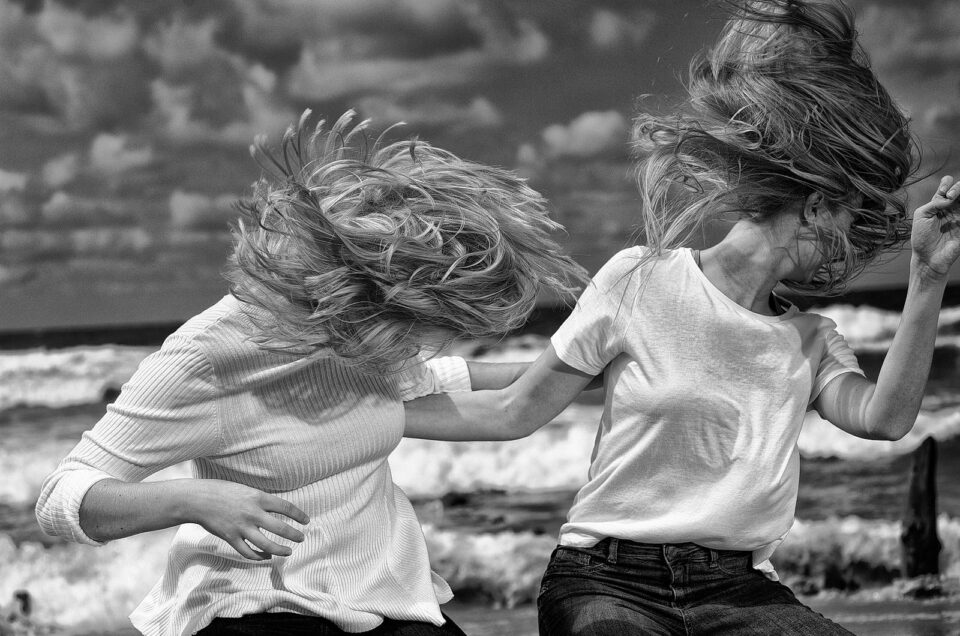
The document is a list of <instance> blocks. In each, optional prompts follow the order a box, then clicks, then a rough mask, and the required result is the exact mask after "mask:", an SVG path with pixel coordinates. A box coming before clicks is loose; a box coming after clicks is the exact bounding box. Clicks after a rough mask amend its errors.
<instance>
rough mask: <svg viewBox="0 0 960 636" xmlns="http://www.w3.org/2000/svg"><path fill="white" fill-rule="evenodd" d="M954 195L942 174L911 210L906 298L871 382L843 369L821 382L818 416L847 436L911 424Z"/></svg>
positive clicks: (958, 214) (951, 227)
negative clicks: (928, 194)
mask: <svg viewBox="0 0 960 636" xmlns="http://www.w3.org/2000/svg"><path fill="white" fill-rule="evenodd" d="M944 192H946V193H947V195H946V196H943V195H942V193H944ZM958 195H960V184H954V181H953V179H952V178H951V177H944V178H943V179H942V180H941V183H940V188H939V190H938V194H937V195H935V196H934V198H933V200H932V201H931V202H930V203H928V204H926V205H924V206H922V207H920V208H919V209H917V211H916V212H915V213H914V222H913V236H912V241H911V242H912V247H913V256H912V258H911V261H910V281H909V286H908V288H907V299H906V302H905V303H904V307H903V314H902V317H901V319H900V325H899V327H898V329H897V333H896V334H895V335H894V338H893V343H892V344H891V345H890V350H889V351H888V352H887V356H886V358H884V361H883V365H882V366H881V368H880V374H879V376H878V378H877V383H876V384H874V383H873V382H870V381H869V380H866V379H864V378H862V377H860V376H857V375H855V374H851V373H847V374H844V375H841V376H839V377H838V378H836V379H834V380H832V381H831V382H830V383H829V384H827V386H826V387H824V389H823V391H822V392H821V394H820V395H819V396H818V397H817V400H816V401H815V402H814V407H815V408H816V409H817V411H819V412H820V414H821V415H822V416H823V417H824V418H826V419H827V420H829V421H830V422H832V423H833V424H835V425H837V426H838V427H840V428H841V429H843V430H845V431H847V432H848V433H850V434H852V435H856V436H858V437H864V438H867V439H887V440H896V439H900V438H901V437H903V436H904V435H906V434H907V433H908V432H910V429H911V428H913V425H914V423H915V422H916V419H917V414H918V413H919V412H920V403H921V401H922V399H923V391H924V387H925V386H926V383H927V376H928V375H929V373H930V363H931V360H932V359H933V350H934V347H935V345H936V336H937V318H938V316H939V313H940V304H941V302H942V300H943V292H944V289H945V288H946V285H947V275H948V274H949V271H950V266H951V265H952V264H953V263H954V262H955V261H956V259H957V257H958V255H960V228H958V225H957V224H958V221H960V210H958V205H957V197H958Z"/></svg>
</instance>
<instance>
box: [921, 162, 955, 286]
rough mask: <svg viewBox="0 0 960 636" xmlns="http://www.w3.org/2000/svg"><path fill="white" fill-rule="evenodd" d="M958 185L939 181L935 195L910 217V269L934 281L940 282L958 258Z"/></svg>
mask: <svg viewBox="0 0 960 636" xmlns="http://www.w3.org/2000/svg"><path fill="white" fill-rule="evenodd" d="M958 197H960V182H958V181H956V180H955V179H954V178H953V177H951V176H945V177H943V178H942V179H940V185H939V186H938V187H937V192H936V194H934V195H933V198H932V199H931V200H930V202H929V203H927V204H925V205H922V206H920V207H919V208H917V210H916V212H914V214H913V230H912V234H911V239H910V243H911V246H912V247H913V259H914V260H913V265H914V266H915V267H918V268H920V269H919V271H920V272H922V273H923V274H925V275H927V276H933V277H934V278H944V277H946V276H947V274H948V272H949V271H950V266H951V265H953V263H954V262H955V261H956V260H957V258H958V257H960V201H958Z"/></svg>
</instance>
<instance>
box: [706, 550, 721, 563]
mask: <svg viewBox="0 0 960 636" xmlns="http://www.w3.org/2000/svg"><path fill="white" fill-rule="evenodd" d="M707 552H709V553H710V567H713V566H715V565H716V564H717V561H719V560H720V553H719V552H717V551H716V550H714V549H713V548H707Z"/></svg>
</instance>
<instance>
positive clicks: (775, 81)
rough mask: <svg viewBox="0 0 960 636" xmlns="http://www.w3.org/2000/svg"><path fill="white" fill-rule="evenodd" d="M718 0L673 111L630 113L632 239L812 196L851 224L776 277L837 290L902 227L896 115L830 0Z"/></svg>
mask: <svg viewBox="0 0 960 636" xmlns="http://www.w3.org/2000/svg"><path fill="white" fill-rule="evenodd" d="M728 4H730V5H732V6H733V7H734V15H733V16H732V18H731V19H730V20H729V21H728V22H727V24H726V26H725V28H724V30H723V32H722V34H721V36H720V39H719V41H718V42H717V44H716V45H715V46H714V47H713V48H712V49H710V50H709V51H707V52H706V53H705V54H702V55H699V56H697V57H696V58H694V60H693V62H692V63H691V65H690V76H689V84H688V92H689V99H688V100H687V102H686V105H685V107H684V108H683V109H682V112H680V113H679V114H673V115H669V116H658V115H652V114H646V113H644V114H640V115H639V116H638V117H637V118H636V120H635V125H634V129H633V146H634V150H635V152H636V154H637V156H638V157H639V159H640V161H639V164H638V167H637V180H638V183H639V186H640V192H641V196H642V203H643V240H645V241H646V243H647V244H648V245H650V246H651V247H652V248H653V252H654V253H659V252H660V251H661V250H663V249H669V248H674V247H678V246H680V245H683V244H686V243H687V242H688V241H690V239H691V238H692V237H693V235H694V234H695V233H696V232H697V231H698V229H699V228H700V227H701V225H702V224H703V223H704V222H705V221H707V220H709V219H712V218H719V217H722V216H724V215H730V214H731V213H733V214H734V215H736V218H749V219H753V220H760V219H763V218H767V217H769V216H771V215H773V214H776V213H778V212H780V211H781V210H783V209H784V208H785V207H787V206H788V205H790V204H791V203H793V202H796V201H797V200H800V199H803V198H805V197H806V196H807V195H809V194H811V193H814V192H820V193H822V194H823V197H824V200H825V202H826V203H827V205H828V207H831V208H834V209H836V208H841V207H846V208H847V209H849V210H850V211H851V212H852V213H853V215H854V219H855V220H854V223H853V225H852V227H851V228H850V230H849V231H847V232H841V231H836V232H830V233H829V234H828V235H827V236H825V237H823V239H825V240H824V241H823V243H824V244H825V247H824V250H825V252H826V254H827V256H828V258H827V260H826V262H825V264H824V265H823V267H821V269H820V270H819V271H818V272H817V273H816V275H815V276H814V277H813V280H811V281H810V282H808V283H792V282H791V283H785V284H787V285H788V286H790V287H792V288H794V289H796V290H798V291H815V292H818V293H830V292H833V291H837V290H838V289H840V288H842V286H843V285H844V284H845V283H846V282H847V281H848V280H849V279H850V278H852V277H853V276H854V275H855V274H856V273H858V272H859V271H860V270H861V269H862V268H863V267H864V266H865V265H866V264H867V263H869V262H870V261H871V260H873V259H874V258H875V257H876V256H878V255H879V254H880V253H881V252H883V251H884V250H887V249H889V248H893V247H896V246H899V245H900V244H901V243H902V242H903V241H904V240H905V239H906V238H907V237H908V235H909V225H908V222H907V214H906V209H905V204H904V201H903V199H902V198H901V197H900V196H898V192H899V191H900V190H901V189H902V188H903V186H904V184H905V183H906V180H907V178H908V177H909V176H910V175H911V174H912V172H913V171H914V168H915V158H914V149H915V144H914V142H913V140H912V137H911V136H910V134H909V132H908V120H907V118H906V117H905V116H904V115H903V113H902V112H901V111H900V109H899V108H898V107H897V105H896V104H895V103H894V101H893V99H892V98H891V97H890V95H889V93H887V91H886V90H885V89H884V87H883V86H882V85H881V84H880V83H879V81H878V80H877V78H876V76H875V75H874V73H873V72H872V71H871V70H870V66H869V62H868V60H867V57H866V54H865V53H864V51H863V50H862V48H861V47H860V45H859V44H858V42H857V34H856V31H855V30H854V22H853V15H852V13H851V12H850V10H849V9H848V8H847V7H846V6H845V5H843V4H842V3H840V2H830V3H828V2H806V1H801V0H757V1H752V2H733V1H731V2H728ZM857 194H859V195H860V197H857V196H854V195H857ZM860 199H862V203H860V204H859V205H856V202H857V201H858V200H860Z"/></svg>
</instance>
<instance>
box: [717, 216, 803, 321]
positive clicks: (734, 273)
mask: <svg viewBox="0 0 960 636" xmlns="http://www.w3.org/2000/svg"><path fill="white" fill-rule="evenodd" d="M781 225H782V223H778V222H776V221H774V222H769V223H754V222H752V221H740V222H738V223H736V224H735V225H734V226H733V228H731V230H730V232H729V233H728V234H727V236H726V237H725V238H724V239H723V240H722V241H721V242H720V243H718V244H717V245H714V246H713V247H711V248H710V249H707V250H704V251H703V252H701V255H700V262H701V268H702V269H703V273H704V275H705V276H706V277H707V279H708V280H709V281H710V282H711V283H713V285H714V286H715V287H716V288H717V289H719V290H720V291H721V292H722V293H723V294H724V295H725V296H727V297H728V298H730V299H731V300H733V301H734V302H735V303H737V304H738V305H740V306H741V307H745V308H746V309H749V310H750V311H753V312H755V313H758V314H764V315H771V314H773V313H775V312H774V311H773V310H772V309H771V302H770V295H771V293H772V292H773V290H774V288H775V287H776V286H777V284H778V283H779V282H780V281H781V280H783V279H785V278H787V277H788V276H790V274H791V273H792V272H793V271H794V269H795V268H796V264H795V261H794V260H793V259H792V258H791V257H790V254H791V251H790V250H789V249H788V248H787V244H788V242H789V239H786V240H785V236H786V235H787V234H788V233H787V232H785V231H784V228H782V227H781Z"/></svg>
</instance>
